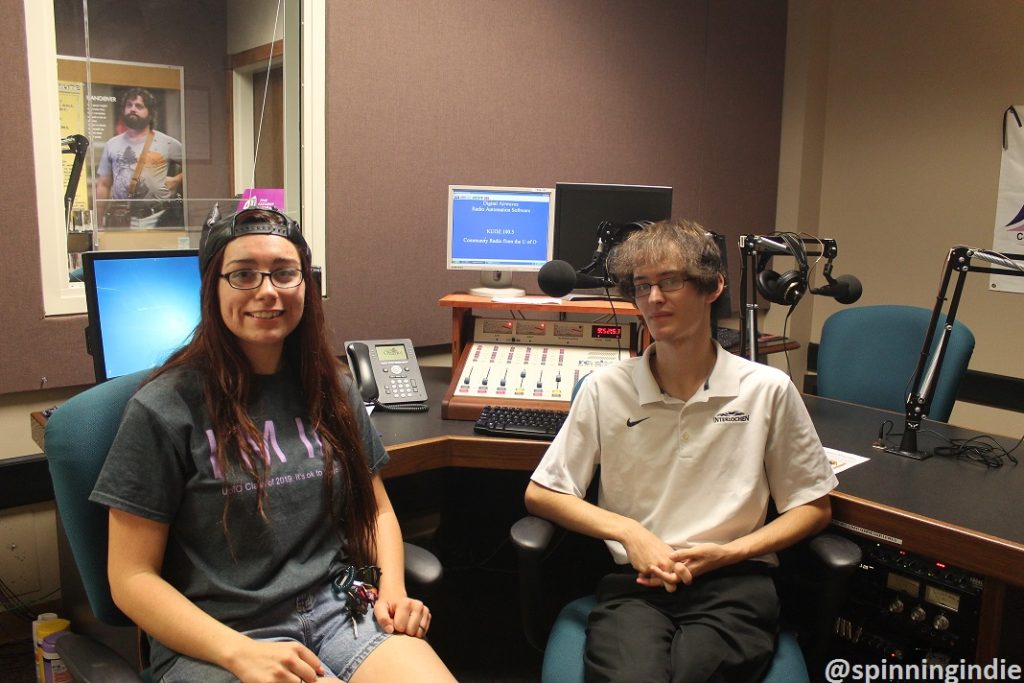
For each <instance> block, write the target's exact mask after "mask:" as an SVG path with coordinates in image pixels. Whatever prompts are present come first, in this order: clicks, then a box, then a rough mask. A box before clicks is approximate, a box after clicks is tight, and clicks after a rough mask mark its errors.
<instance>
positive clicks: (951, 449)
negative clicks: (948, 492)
mask: <svg viewBox="0 0 1024 683" xmlns="http://www.w3.org/2000/svg"><path fill="white" fill-rule="evenodd" d="M892 429H893V422H892V420H885V421H884V422H882V424H881V426H880V427H879V428H878V440H877V441H875V445H876V446H878V447H885V446H886V445H887V443H888V440H889V438H890V437H892V438H899V437H902V436H903V433H902V432H900V433H897V434H893V433H892ZM921 433H922V434H931V435H932V436H934V437H935V438H937V439H938V440H939V441H942V442H944V444H945V445H942V446H936V447H935V448H933V449H932V454H934V455H940V456H952V457H955V458H963V459H964V460H970V461H972V462H978V463H981V464H983V465H985V466H986V467H990V468H992V469H996V468H999V467H1002V466H1003V465H1004V464H1005V463H1004V461H1005V460H1009V461H1010V462H1011V463H1013V464H1014V465H1016V464H1017V458H1016V456H1014V454H1013V453H1014V451H1016V450H1017V449H1018V448H1020V446H1021V444H1022V443H1024V436H1022V437H1021V438H1020V439H1019V440H1018V441H1017V443H1016V444H1014V446H1013V448H1011V449H1009V450H1007V449H1006V448H1003V447H1002V446H1000V445H999V443H998V442H997V441H996V440H995V437H992V436H990V435H988V434H979V435H978V436H974V437H971V438H969V439H951V438H949V437H946V436H943V435H942V434H939V433H938V432H936V431H935V430H934V429H922V430H921Z"/></svg>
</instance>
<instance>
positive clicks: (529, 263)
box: [448, 185, 555, 297]
mask: <svg viewBox="0 0 1024 683" xmlns="http://www.w3.org/2000/svg"><path fill="white" fill-rule="evenodd" d="M554 195H555V191H554V190H553V189H551V188H528V187H484V186H479V185H449V186H448V270H478V271H480V287H477V288H474V289H472V290H470V293H471V294H477V295H479V296H490V297H495V296H522V295H523V294H524V291H523V290H522V289H518V288H515V287H512V275H511V273H512V272H513V271H527V272H537V271H538V270H540V267H541V266H543V265H544V264H545V263H547V262H548V261H550V260H551V254H552V250H553V248H554V242H553V237H554V226H555V201H554Z"/></svg>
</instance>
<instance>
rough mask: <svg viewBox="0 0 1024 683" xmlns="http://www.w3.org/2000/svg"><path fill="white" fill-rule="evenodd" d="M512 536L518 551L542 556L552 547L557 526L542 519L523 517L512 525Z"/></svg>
mask: <svg viewBox="0 0 1024 683" xmlns="http://www.w3.org/2000/svg"><path fill="white" fill-rule="evenodd" d="M511 534H512V543H513V544H514V545H515V546H516V550H518V551H520V552H527V553H537V554H540V553H541V552H543V551H544V550H545V549H546V548H547V547H548V545H550V543H551V538H552V536H554V534H555V525H554V524H552V523H551V522H549V521H547V520H546V519H541V518H540V517H523V518H522V519H520V520H519V521H518V522H516V523H515V524H513V525H512V531H511Z"/></svg>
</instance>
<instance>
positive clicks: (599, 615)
mask: <svg viewBox="0 0 1024 683" xmlns="http://www.w3.org/2000/svg"><path fill="white" fill-rule="evenodd" d="M597 600H598V604H597V607H595V608H594V610H593V611H592V612H591V613H590V619H589V623H588V624H587V649H586V655H585V664H586V680H587V681H588V683H596V682H598V681H617V682H621V681H629V682H630V683H641V682H647V681H651V682H653V681H665V682H668V681H671V682H672V683H703V682H705V681H723V682H726V681H727V682H728V683H737V682H738V681H759V680H760V679H761V678H762V677H763V676H764V674H765V672H766V671H767V670H768V666H769V665H770V664H771V661H772V653H773V652H774V650H775V637H776V634H777V631H778V620H779V599H778V596H777V594H776V592H775V584H774V582H773V581H772V578H771V575H770V568H769V567H767V566H766V565H764V564H763V563H759V562H743V563H740V564H737V565H733V566H730V567H723V568H722V569H720V570H718V571H716V572H712V573H710V574H706V575H704V576H700V577H697V579H695V580H694V582H693V584H691V585H690V586H684V585H680V586H679V589H678V590H677V591H676V592H675V593H669V592H667V591H666V590H665V589H663V588H645V587H644V586H640V585H637V583H636V572H635V571H634V570H633V569H632V568H630V567H626V568H624V569H623V570H622V571H618V572H615V573H612V574H608V575H607V576H605V577H604V578H602V579H601V581H600V582H599V583H598V587H597Z"/></svg>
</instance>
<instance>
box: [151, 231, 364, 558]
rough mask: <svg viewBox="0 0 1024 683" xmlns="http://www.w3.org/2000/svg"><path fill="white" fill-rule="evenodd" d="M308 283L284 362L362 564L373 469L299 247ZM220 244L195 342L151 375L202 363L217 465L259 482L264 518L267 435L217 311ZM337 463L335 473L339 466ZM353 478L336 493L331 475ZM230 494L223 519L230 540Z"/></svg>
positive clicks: (339, 521)
mask: <svg viewBox="0 0 1024 683" xmlns="http://www.w3.org/2000/svg"><path fill="white" fill-rule="evenodd" d="M297 251H298V252H299V260H300V262H301V264H302V276H303V280H304V281H305V282H306V296H305V306H304V308H303V312H302V318H301V319H300V320H299V324H298V326H297V327H296V328H295V329H294V330H293V331H292V332H291V334H289V335H288V337H287V338H286V339H285V344H284V352H283V353H284V356H283V360H284V364H285V366H286V367H287V368H289V369H290V370H291V371H292V372H294V373H296V374H297V375H298V378H299V382H300V384H301V387H302V394H303V397H304V399H305V402H306V409H307V411H308V414H309V419H310V423H311V425H312V428H313V429H314V430H315V431H316V433H317V434H318V435H319V436H320V441H321V443H322V445H323V456H324V479H323V486H324V499H325V501H326V502H325V504H326V507H327V509H328V510H327V511H328V512H329V514H330V517H331V519H332V520H333V522H334V527H335V529H336V531H338V532H339V533H340V534H341V536H342V538H343V539H344V540H345V541H346V543H347V551H348V555H349V557H350V558H351V560H352V561H354V562H358V563H364V564H368V563H372V562H373V560H374V558H375V555H376V553H375V548H376V516H377V508H376V505H375V498H374V493H373V483H372V476H371V474H370V470H369V467H368V466H367V460H366V454H365V453H364V451H363V447H362V439H361V437H360V433H359V427H358V424H357V422H356V418H355V416H354V415H353V413H352V409H351V406H350V405H349V403H348V401H347V400H346V395H345V392H344V391H343V390H342V387H341V381H340V376H341V373H342V372H347V370H346V369H345V368H344V366H343V365H341V363H340V362H339V361H338V360H337V358H336V357H335V356H334V354H333V353H332V351H331V346H330V342H329V341H328V337H327V331H326V325H325V322H324V311H323V304H322V302H321V299H320V295H319V292H317V291H316V289H315V287H316V285H315V280H314V278H313V268H312V263H311V262H310V259H309V255H308V254H307V253H306V252H305V250H303V249H298V250H297ZM223 260H224V250H223V249H221V251H220V253H219V254H217V255H216V256H215V257H214V258H213V259H212V260H211V261H210V263H209V264H208V266H207V268H206V271H205V272H204V273H202V294H201V301H200V305H201V318H200V322H199V325H198V326H197V327H196V330H195V334H194V335H193V338H192V341H191V342H189V343H188V344H187V345H186V346H185V347H183V348H182V349H180V350H179V351H177V352H176V353H174V354H173V355H172V356H171V357H170V358H169V359H168V360H167V362H166V363H164V365H163V366H162V367H161V368H160V369H159V370H158V371H157V372H156V373H154V375H153V378H155V377H158V376H160V375H161V374H163V373H165V372H168V371H169V370H172V369H174V368H179V367H187V368H193V369H195V370H198V371H199V372H200V374H201V376H202V377H203V384H204V392H203V393H204V398H205V407H206V411H207V413H208V415H209V417H210V422H211V423H212V425H213V432H214V437H215V438H216V443H217V445H218V447H217V453H216V458H217V465H218V467H219V468H220V471H221V472H223V473H224V474H225V476H226V475H227V473H228V472H232V471H236V470H241V471H242V472H243V473H244V474H246V475H248V476H249V477H251V478H252V480H253V481H254V482H255V484H256V487H257V503H256V510H257V512H258V514H259V515H260V516H261V517H263V518H264V519H265V518H266V513H265V510H264V503H265V501H266V479H267V469H268V463H269V462H270V460H269V458H267V459H265V458H264V457H263V456H264V453H263V452H255V450H256V449H257V448H260V449H261V450H262V448H265V447H258V446H256V444H262V443H263V434H262V433H261V432H260V431H259V429H257V427H256V425H255V423H254V422H253V420H252V418H251V417H250V415H249V412H248V408H249V398H250V391H251V389H252V376H253V372H252V367H251V366H250V364H249V361H248V359H247V358H246V356H245V354H244V353H243V352H242V348H241V346H240V345H239V343H238V339H237V338H236V337H235V335H234V334H232V333H231V331H230V330H229V329H228V327H227V325H226V324H225V323H224V320H223V318H222V316H221V312H220V296H219V293H218V288H219V284H220V272H221V266H222V263H223ZM335 469H337V472H335ZM335 476H340V477H341V478H342V479H341V481H343V482H347V483H348V489H347V490H346V491H345V492H344V493H343V494H342V495H335V492H334V481H335V479H334V477H335ZM230 505H231V499H230V496H229V497H228V499H227V500H226V501H225V504H224V513H223V515H222V517H221V526H222V527H223V528H224V532H225V534H226V535H227V536H228V538H229V539H230V530H229V529H228V525H227V520H228V508H229V506H230Z"/></svg>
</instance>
